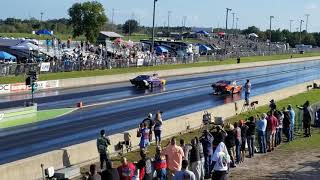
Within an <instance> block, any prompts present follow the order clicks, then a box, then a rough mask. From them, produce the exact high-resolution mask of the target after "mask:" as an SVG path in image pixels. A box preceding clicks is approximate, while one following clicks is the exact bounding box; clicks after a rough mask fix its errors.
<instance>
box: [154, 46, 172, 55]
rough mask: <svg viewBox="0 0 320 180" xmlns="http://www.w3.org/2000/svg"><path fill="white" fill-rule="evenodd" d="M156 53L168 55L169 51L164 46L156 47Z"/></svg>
mask: <svg viewBox="0 0 320 180" xmlns="http://www.w3.org/2000/svg"><path fill="white" fill-rule="evenodd" d="M155 51H156V53H157V54H163V53H168V52H169V51H168V49H166V48H165V47H163V46H156V47H155Z"/></svg>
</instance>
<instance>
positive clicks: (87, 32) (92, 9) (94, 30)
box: [68, 1, 108, 42]
mask: <svg viewBox="0 0 320 180" xmlns="http://www.w3.org/2000/svg"><path fill="white" fill-rule="evenodd" d="M104 11H105V10H104V7H103V5H102V4H101V3H99V2H97V1H92V2H84V3H75V4H73V5H72V7H71V8H70V9H69V11H68V12H69V16H70V23H71V24H72V26H73V37H77V36H80V35H84V36H85V37H86V38H87V40H88V41H90V42H95V41H96V39H97V37H98V35H99V32H100V30H101V28H102V26H103V25H104V24H105V23H106V22H107V20H108V19H107V16H106V15H105V12H104Z"/></svg>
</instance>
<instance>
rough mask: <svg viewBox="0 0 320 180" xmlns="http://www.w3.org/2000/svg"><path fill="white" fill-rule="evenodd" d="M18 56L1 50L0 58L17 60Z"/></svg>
mask: <svg viewBox="0 0 320 180" xmlns="http://www.w3.org/2000/svg"><path fill="white" fill-rule="evenodd" d="M16 59H17V58H16V57H15V56H13V55H11V54H9V53H7V52H4V51H0V60H12V61H15V60H16Z"/></svg>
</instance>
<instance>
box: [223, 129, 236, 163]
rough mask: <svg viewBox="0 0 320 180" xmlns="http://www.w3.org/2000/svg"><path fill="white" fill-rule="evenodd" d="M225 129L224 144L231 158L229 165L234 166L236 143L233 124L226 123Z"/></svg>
mask: <svg viewBox="0 0 320 180" xmlns="http://www.w3.org/2000/svg"><path fill="white" fill-rule="evenodd" d="M225 130H226V132H227V136H226V138H225V144H226V147H227V149H228V153H229V155H230V158H231V164H230V166H231V167H236V161H235V145H236V136H235V132H234V126H233V125H232V124H230V123H228V124H227V125H226V127H225Z"/></svg>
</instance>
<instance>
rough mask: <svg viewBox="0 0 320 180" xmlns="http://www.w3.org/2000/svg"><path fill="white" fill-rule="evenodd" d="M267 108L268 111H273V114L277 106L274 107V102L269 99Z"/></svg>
mask: <svg viewBox="0 0 320 180" xmlns="http://www.w3.org/2000/svg"><path fill="white" fill-rule="evenodd" d="M269 108H270V111H273V112H275V110H276V109H277V105H276V102H275V101H274V99H271V101H270V104H269Z"/></svg>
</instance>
